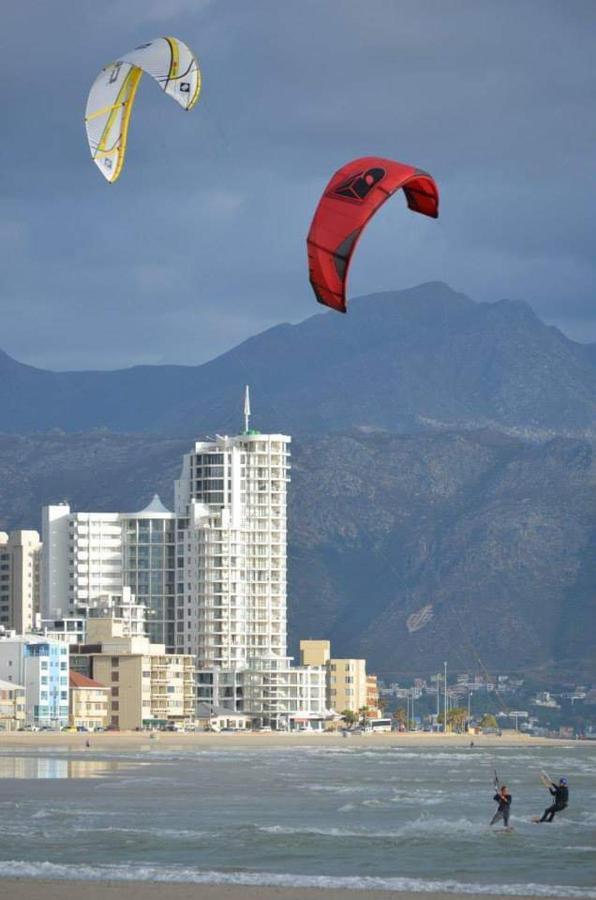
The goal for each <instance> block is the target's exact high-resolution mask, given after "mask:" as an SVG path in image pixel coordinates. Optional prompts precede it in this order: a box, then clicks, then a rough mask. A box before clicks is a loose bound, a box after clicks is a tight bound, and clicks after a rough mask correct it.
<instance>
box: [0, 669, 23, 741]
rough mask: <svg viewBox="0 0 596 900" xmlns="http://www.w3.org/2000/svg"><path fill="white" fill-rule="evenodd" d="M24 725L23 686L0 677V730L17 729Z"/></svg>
mask: <svg viewBox="0 0 596 900" xmlns="http://www.w3.org/2000/svg"><path fill="white" fill-rule="evenodd" d="M24 725H25V688H24V687H23V686H22V685H20V684H13V682H12V681H4V680H2V679H0V732H1V731H18V730H19V728H23V726H24Z"/></svg>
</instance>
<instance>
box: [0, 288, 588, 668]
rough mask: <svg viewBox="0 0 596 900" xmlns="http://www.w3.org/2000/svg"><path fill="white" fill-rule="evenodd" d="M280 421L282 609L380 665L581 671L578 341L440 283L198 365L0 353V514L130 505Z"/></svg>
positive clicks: (582, 436)
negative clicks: (225, 438)
mask: <svg viewBox="0 0 596 900" xmlns="http://www.w3.org/2000/svg"><path fill="white" fill-rule="evenodd" d="M245 383H250V384H251V387H252V392H253V412H254V415H253V423H254V425H255V427H259V428H260V429H261V430H263V431H266V430H267V431H269V430H270V431H276V432H279V431H283V432H287V433H290V434H292V436H293V472H292V484H291V485H290V508H289V625H290V645H291V647H292V649H293V650H294V651H295V648H296V644H297V640H298V638H299V637H317V636H320V637H330V638H331V639H332V640H333V644H334V653H336V654H337V655H365V656H367V658H368V659H369V660H370V664H371V666H372V667H373V668H374V669H376V670H377V671H379V672H380V673H381V674H384V675H386V676H387V677H395V678H399V677H400V675H403V674H405V673H408V674H413V673H420V674H421V673H424V672H431V671H435V670H438V669H439V668H440V666H441V665H442V661H443V660H444V659H447V660H448V662H449V664H450V665H451V666H454V667H456V668H458V669H459V670H463V669H478V668H480V667H489V668H496V669H498V670H499V671H524V672H536V673H539V674H540V677H541V678H543V679H548V678H554V677H558V678H569V679H572V680H573V678H580V677H582V678H589V677H596V662H595V659H594V653H593V637H592V636H593V634H594V625H595V624H596V623H595V613H594V597H595V596H596V567H595V566H594V564H593V563H594V537H595V535H596V502H595V499H596V498H595V490H594V482H595V468H596V466H595V462H594V458H595V457H594V425H595V416H594V411H595V406H594V401H595V398H596V355H595V353H594V347H591V346H586V345H581V344H578V343H575V342H573V341H571V340H569V339H568V338H566V337H565V336H564V335H563V334H561V333H560V332H559V331H557V329H555V328H552V327H549V326H547V325H545V324H544V323H542V322H541V321H540V320H539V319H538V318H537V317H536V315H535V314H534V313H533V312H532V310H531V308H530V307H529V306H527V305H526V304H524V303H521V302H511V301H500V302H498V303H494V304H479V303H475V302H474V301H473V300H471V299H469V298H467V297H465V296H464V295H462V294H458V293H456V292H454V291H452V290H451V289H450V288H448V287H447V286H446V285H443V284H437V283H431V284H426V285H420V286H419V287H417V288H413V289H411V290H408V291H401V292H392V293H387V294H380V295H374V296H371V297H367V298H360V299H356V300H354V301H352V303H351V306H350V311H349V313H348V315H347V316H344V317H341V316H338V315H336V314H335V313H323V314H318V315H315V316H312V317H311V318H310V319H308V320H306V321H305V322H303V323H301V324H299V325H280V326H276V327H275V328H272V329H269V330H268V331H266V332H264V333H262V334H260V335H257V336H255V337H254V338H251V339H250V340H248V341H245V342H244V343H243V344H241V345H239V346H238V347H236V348H235V349H233V350H231V351H229V352H228V353H226V354H223V355H222V356H220V357H218V358H216V359H214V360H213V361H211V362H209V363H206V364H204V365H201V366H196V367H178V366H156V367H136V368H133V369H128V370H122V371H117V372H63V373H55V372H47V371H43V370H39V369H35V368H32V367H29V366H24V365H22V364H20V363H18V362H16V361H15V360H12V359H11V358H10V357H8V356H6V355H5V354H0V409H2V418H1V421H0V431H1V432H2V434H0V528H7V527H10V528H13V527H38V526H39V510H40V507H41V505H42V504H43V503H48V502H56V501H58V500H61V499H68V500H69V501H70V502H71V504H72V505H73V506H74V507H75V508H77V509H97V510H109V509H112V510H114V509H123V510H125V509H139V508H141V507H142V506H143V505H144V504H145V503H146V502H147V501H148V500H149V499H150V497H151V495H152V494H153V492H154V491H158V492H159V493H160V494H161V496H162V499H164V501H165V502H166V503H171V502H172V482H173V479H174V478H175V477H177V475H178V474H179V468H180V462H181V457H182V454H183V453H184V452H186V451H187V450H188V449H189V441H190V440H192V439H193V438H196V437H199V436H200V435H202V434H205V433H206V432H208V433H211V434H213V433H214V432H215V431H217V432H219V433H226V432H227V433H235V432H237V431H238V430H239V426H240V424H241V413H242V409H241V404H242V387H243V385H244V384H245Z"/></svg>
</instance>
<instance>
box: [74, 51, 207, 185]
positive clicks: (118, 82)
mask: <svg viewBox="0 0 596 900" xmlns="http://www.w3.org/2000/svg"><path fill="white" fill-rule="evenodd" d="M143 72H146V73H147V75H151V77H152V78H154V79H155V81H157V83H158V85H159V86H160V88H161V89H162V91H165V93H166V94H169V95H170V97H173V98H174V100H176V101H177V102H178V103H179V104H180V106H182V108H183V109H192V108H193V106H194V105H195V103H196V102H197V100H198V99H199V93H200V91H201V72H200V69H199V63H198V61H197V58H196V56H195V55H194V54H193V52H192V51H191V50H190V49H189V47H187V45H186V44H185V43H183V41H179V40H178V39H177V38H173V37H160V38H156V40H154V41H149V42H148V43H147V44H141V46H140V47H137V48H136V49H135V50H133V51H132V52H131V53H127V54H126V55H125V56H122V57H120V59H118V60H117V61H116V62H114V63H111V64H110V65H109V66H106V67H105V69H102V71H101V72H100V73H99V75H98V76H97V78H96V79H95V81H94V82H93V86H92V88H91V90H90V91H89V97H88V98H87V109H86V111H85V126H86V128H87V138H88V140H89V149H90V150H91V158H92V159H93V161H94V163H95V164H96V166H97V167H98V169H99V171H100V172H101V174H102V175H103V176H104V177H105V178H106V179H107V180H108V181H116V179H117V178H118V176H119V175H120V172H121V171H122V166H123V165H124V157H125V155H126V142H127V136H128V125H129V122H130V115H131V112H132V107H133V105H134V100H135V94H136V92H137V88H138V86H139V81H140V80H141V77H142V75H143Z"/></svg>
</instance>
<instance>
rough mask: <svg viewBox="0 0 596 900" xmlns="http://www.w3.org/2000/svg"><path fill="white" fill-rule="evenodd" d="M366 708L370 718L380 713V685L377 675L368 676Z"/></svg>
mask: <svg viewBox="0 0 596 900" xmlns="http://www.w3.org/2000/svg"><path fill="white" fill-rule="evenodd" d="M366 706H367V709H368V715H369V716H370V717H374V716H376V715H377V714H378V713H379V685H378V683H377V676H376V675H367V676H366Z"/></svg>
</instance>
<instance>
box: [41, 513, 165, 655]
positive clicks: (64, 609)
mask: <svg viewBox="0 0 596 900" xmlns="http://www.w3.org/2000/svg"><path fill="white" fill-rule="evenodd" d="M42 534H43V535H44V536H45V541H46V549H45V551H44V553H43V574H42V585H43V588H42V611H43V617H44V619H46V620H50V621H54V620H58V619H63V618H73V617H76V616H77V615H80V614H83V615H86V614H87V611H88V610H89V609H92V608H94V607H96V606H97V605H98V604H101V602H102V601H103V599H104V598H105V597H110V596H118V595H120V596H122V594H123V590H124V589H125V588H129V589H130V590H131V591H132V593H133V594H134V595H135V597H136V600H137V602H138V603H140V604H143V605H144V606H145V607H146V609H147V631H148V634H149V636H150V638H151V640H153V641H155V642H157V643H164V644H165V645H166V646H167V647H168V649H169V650H173V649H174V646H175V617H176V601H175V516H174V514H173V513H171V512H169V511H168V510H167V509H166V508H165V506H164V505H163V504H162V502H161V500H160V499H159V497H158V496H157V495H155V496H154V498H153V500H152V501H151V503H150V504H149V505H148V506H147V507H145V508H144V509H142V510H141V511H140V512H136V513H118V512H116V513H92V512H71V509H70V507H69V506H68V504H65V503H62V504H59V505H56V506H45V507H44V508H43V511H42Z"/></svg>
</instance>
